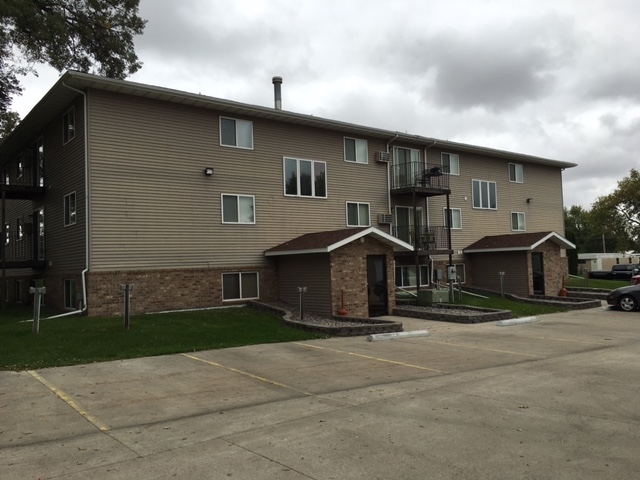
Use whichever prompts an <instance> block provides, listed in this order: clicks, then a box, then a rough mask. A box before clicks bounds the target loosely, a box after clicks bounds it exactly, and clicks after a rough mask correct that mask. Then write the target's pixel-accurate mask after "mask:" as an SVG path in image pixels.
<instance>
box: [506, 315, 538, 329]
mask: <svg viewBox="0 0 640 480" xmlns="http://www.w3.org/2000/svg"><path fill="white" fill-rule="evenodd" d="M537 321H538V317H520V318H510V319H508V320H500V321H499V322H498V323H496V325H498V326H499V327H508V326H509V325H520V324H522V323H534V322H537Z"/></svg>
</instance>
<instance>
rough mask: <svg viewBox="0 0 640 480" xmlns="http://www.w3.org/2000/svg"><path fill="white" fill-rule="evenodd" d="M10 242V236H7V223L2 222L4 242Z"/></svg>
mask: <svg viewBox="0 0 640 480" xmlns="http://www.w3.org/2000/svg"><path fill="white" fill-rule="evenodd" d="M10 242H11V237H10V236H9V224H8V223H5V224H4V244H5V245H8V244H9V243H10Z"/></svg>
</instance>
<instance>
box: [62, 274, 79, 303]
mask: <svg viewBox="0 0 640 480" xmlns="http://www.w3.org/2000/svg"><path fill="white" fill-rule="evenodd" d="M76 301H77V294H76V281H75V280H74V279H72V278H67V279H65V280H64V308H66V309H74V308H76Z"/></svg>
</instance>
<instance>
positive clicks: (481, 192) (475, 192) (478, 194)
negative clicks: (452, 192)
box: [471, 180, 498, 210]
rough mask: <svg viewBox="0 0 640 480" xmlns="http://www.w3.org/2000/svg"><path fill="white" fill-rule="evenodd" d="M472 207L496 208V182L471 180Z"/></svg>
mask: <svg viewBox="0 0 640 480" xmlns="http://www.w3.org/2000/svg"><path fill="white" fill-rule="evenodd" d="M471 185H472V189H471V190H472V198H473V208H484V209H491V210H496V209H497V208H498V193H497V189H496V182H487V181H485V180H472V181H471Z"/></svg>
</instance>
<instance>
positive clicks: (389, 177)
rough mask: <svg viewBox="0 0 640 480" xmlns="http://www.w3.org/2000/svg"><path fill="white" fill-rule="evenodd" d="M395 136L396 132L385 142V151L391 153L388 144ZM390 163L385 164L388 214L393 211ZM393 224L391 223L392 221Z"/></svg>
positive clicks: (391, 213)
mask: <svg viewBox="0 0 640 480" xmlns="http://www.w3.org/2000/svg"><path fill="white" fill-rule="evenodd" d="M396 138H398V134H397V133H396V136H395V137H393V138H392V139H391V140H389V141H388V142H387V153H389V154H390V153H391V152H389V146H390V145H391V144H392V143H393V142H394V141H395V140H396ZM391 163H392V162H389V163H388V164H387V203H388V206H389V214H390V215H393V211H392V210H391ZM392 226H393V223H392ZM391 235H393V232H391Z"/></svg>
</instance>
